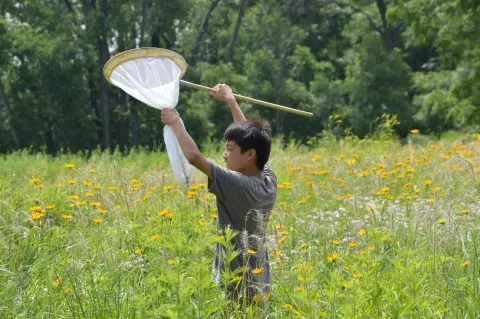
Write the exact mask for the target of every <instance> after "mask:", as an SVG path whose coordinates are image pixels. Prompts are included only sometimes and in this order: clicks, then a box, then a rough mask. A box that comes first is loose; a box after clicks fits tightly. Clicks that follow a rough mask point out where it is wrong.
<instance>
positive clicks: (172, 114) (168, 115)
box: [162, 107, 180, 126]
mask: <svg viewBox="0 0 480 319" xmlns="http://www.w3.org/2000/svg"><path fill="white" fill-rule="evenodd" d="M178 121H180V115H179V114H178V112H177V110H175V109H171V108H167V107H165V108H163V110H162V123H163V124H165V125H170V126H172V125H173V124H175V123H176V122H178Z"/></svg>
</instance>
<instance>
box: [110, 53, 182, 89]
mask: <svg viewBox="0 0 480 319" xmlns="http://www.w3.org/2000/svg"><path fill="white" fill-rule="evenodd" d="M142 58H168V59H170V60H172V61H173V62H175V64H176V65H177V66H178V67H179V68H180V70H181V73H180V76H179V79H181V78H182V77H183V75H184V74H185V72H186V71H187V62H186V61H185V59H184V58H183V57H182V56H181V55H180V54H178V53H177V52H174V51H171V50H167V49H161V48H150V47H146V48H138V49H131V50H127V51H123V52H120V53H118V54H117V55H115V56H113V57H112V58H110V60H108V61H107V63H105V65H104V67H103V75H104V76H105V79H106V80H107V81H108V82H110V83H111V84H112V85H115V84H114V83H112V81H111V80H110V77H111V76H112V73H113V71H114V70H115V69H116V68H117V67H118V66H119V65H121V64H122V63H125V62H128V61H132V60H136V59H142Z"/></svg>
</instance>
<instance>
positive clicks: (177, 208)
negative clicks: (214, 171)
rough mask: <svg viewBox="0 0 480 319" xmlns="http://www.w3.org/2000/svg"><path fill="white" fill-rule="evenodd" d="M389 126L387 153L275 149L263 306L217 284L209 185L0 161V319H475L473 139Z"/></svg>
mask: <svg viewBox="0 0 480 319" xmlns="http://www.w3.org/2000/svg"><path fill="white" fill-rule="evenodd" d="M339 120H340V118H339V117H338V115H333V116H332V117H331V119H330V122H331V125H337V124H341V123H339ZM396 123H397V120H396V118H395V116H383V117H382V118H380V119H379V121H378V124H377V125H376V126H377V128H379V130H380V131H379V134H378V135H377V137H380V138H382V139H371V138H366V139H362V140H360V139H355V138H345V139H343V140H340V141H336V140H335V139H330V138H329V137H328V136H327V137H325V138H318V139H317V140H316V141H314V142H313V143H312V144H311V145H310V149H306V148H305V147H298V145H295V144H294V143H289V144H288V145H287V146H285V147H283V146H282V145H281V144H280V142H279V141H278V140H275V143H274V145H273V147H272V157H271V161H270V162H271V165H272V167H273V169H274V171H275V174H276V176H277V178H278V186H279V188H278V195H277V202H276V205H275V208H274V210H273V213H272V214H271V215H270V219H269V221H268V223H267V241H266V244H267V246H268V252H269V261H270V265H271V271H272V287H271V288H272V289H271V294H270V295H269V296H270V298H269V301H268V302H267V303H266V304H265V305H259V304H256V303H251V304H245V303H242V302H236V301H232V300H229V299H228V298H226V296H225V289H224V286H222V285H218V284H216V283H215V282H214V281H213V280H212V276H211V267H212V262H213V260H214V251H215V245H216V243H217V242H218V243H221V244H222V245H224V246H225V254H223V258H224V259H225V261H226V262H228V261H229V260H232V258H234V257H235V256H236V255H237V254H238V253H239V252H238V251H235V250H234V249H233V246H232V243H231V239H232V238H233V237H234V236H235V235H236V234H237V232H234V231H232V230H230V229H228V230H227V231H225V232H224V233H217V219H216V218H217V217H218V216H217V215H216V205H215V200H214V196H213V195H211V194H210V195H209V194H208V190H207V188H206V185H205V183H206V178H205V176H200V175H197V176H196V178H197V181H196V182H195V183H196V184H194V185H192V187H191V188H190V189H188V188H180V187H179V186H178V185H176V183H175V182H174V177H173V174H172V171H171V168H170V164H169V161H168V158H167V156H166V155H165V154H163V153H161V154H158V153H152V152H146V151H144V150H141V149H140V150H136V151H132V152H129V153H128V154H127V155H122V154H121V153H120V152H114V153H113V154H107V153H106V152H101V151H100V150H97V151H94V152H93V153H92V154H91V156H90V157H89V158H88V159H87V158H86V157H85V156H84V155H82V154H77V155H74V154H64V155H60V156H57V157H52V156H50V155H45V154H34V155H32V154H28V152H27V151H19V152H16V153H14V154H11V155H8V156H4V155H3V156H0V317H1V318H32V317H33V318H37V317H55V318H110V317H116V318H133V317H141V318H235V319H236V318H238V319H240V318H252V319H253V318H292V317H299V318H319V317H320V318H376V317H388V318H403V317H404V318H417V317H418V318H457V317H461V318H476V317H478V316H479V315H480V303H479V300H480V299H479V298H480V295H479V287H478V278H479V276H480V267H479V257H480V248H479V243H480V238H479V234H478V232H479V231H478V225H479V221H480V207H479V202H478V198H479V196H480V194H479V191H480V185H479V183H478V182H479V181H478V174H479V172H480V157H479V154H478V147H479V143H480V135H478V136H477V135H459V134H458V133H453V134H449V135H448V136H446V137H445V138H446V139H442V140H437V141H435V142H432V141H429V142H427V143H425V144H423V145H418V144H416V143H411V144H408V145H400V143H399V142H398V141H396V140H394V139H392V138H391V137H392V136H393V132H394V126H395V124H396ZM418 135H420V134H417V136H418ZM212 151H213V152H212V153H209V154H207V155H209V157H211V158H216V157H219V156H220V154H219V152H216V151H214V150H212ZM72 181H75V183H73V182H72ZM206 195H208V196H206ZM240 274H241V271H240V270H239V271H236V272H232V271H230V270H229V269H226V270H225V271H224V272H223V273H222V276H221V280H222V282H223V283H224V284H226V283H230V282H232V281H234V280H235V279H238V278H237V277H236V276H237V275H240Z"/></svg>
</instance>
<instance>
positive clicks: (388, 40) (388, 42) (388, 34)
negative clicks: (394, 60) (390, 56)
mask: <svg viewBox="0 0 480 319" xmlns="http://www.w3.org/2000/svg"><path fill="white" fill-rule="evenodd" d="M377 8H378V12H379V13H380V18H381V19H382V26H383V28H382V33H381V35H382V40H383V44H384V46H385V50H386V51H387V52H388V53H391V52H392V51H393V48H394V36H395V30H394V29H393V28H391V27H389V26H388V22H387V6H386V5H385V2H384V1H383V0H377Z"/></svg>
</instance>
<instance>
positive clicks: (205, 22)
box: [190, 0, 220, 66]
mask: <svg viewBox="0 0 480 319" xmlns="http://www.w3.org/2000/svg"><path fill="white" fill-rule="evenodd" d="M219 2H220V0H213V1H212V2H211V3H210V7H209V8H208V11H207V14H206V15H205V18H203V21H202V25H201V26H200V31H199V32H198V35H197V38H196V40H195V45H194V46H193V51H192V54H191V56H190V65H192V66H194V65H195V63H196V59H197V54H198V50H199V49H200V44H201V43H202V39H203V35H204V34H205V30H206V28H207V26H208V22H209V21H210V18H211V17H212V13H213V10H215V8H216V7H217V5H218V3H219Z"/></svg>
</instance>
